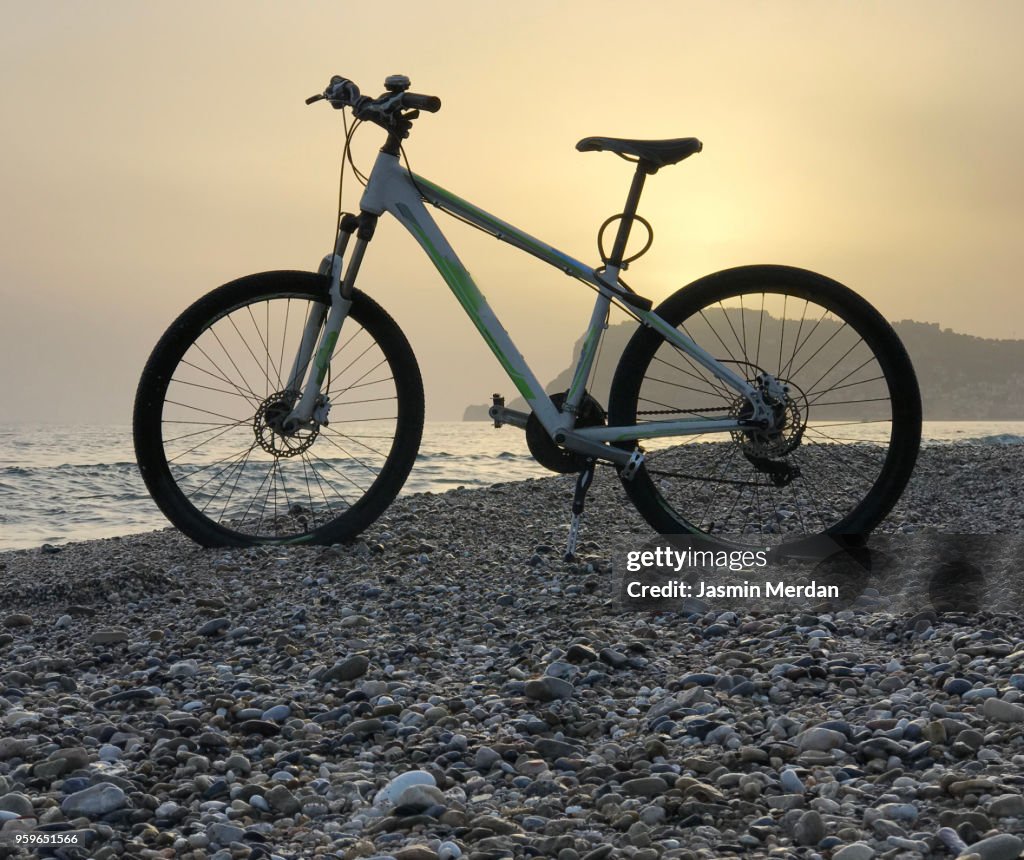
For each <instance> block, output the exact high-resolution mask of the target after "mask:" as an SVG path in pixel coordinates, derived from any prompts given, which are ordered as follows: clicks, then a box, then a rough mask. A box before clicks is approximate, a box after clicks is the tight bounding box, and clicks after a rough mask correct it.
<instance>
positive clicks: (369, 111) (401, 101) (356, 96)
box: [306, 75, 441, 126]
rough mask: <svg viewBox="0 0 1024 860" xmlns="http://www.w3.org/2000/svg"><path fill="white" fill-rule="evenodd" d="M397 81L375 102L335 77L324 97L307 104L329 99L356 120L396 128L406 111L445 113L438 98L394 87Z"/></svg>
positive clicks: (353, 86)
mask: <svg viewBox="0 0 1024 860" xmlns="http://www.w3.org/2000/svg"><path fill="white" fill-rule="evenodd" d="M393 79H400V76H394V78H389V79H388V82H387V84H388V86H389V92H386V93H384V95H382V96H380V98H376V99H371V98H370V97H369V96H364V95H361V94H360V92H359V87H358V86H356V85H355V83H354V82H352V81H350V80H349V79H348V78H343V77H341V76H340V75H335V76H334V77H333V78H331V82H330V83H329V84H328V85H327V89H325V90H324V91H323V92H322V93H318V94H317V95H314V96H310V97H309V98H308V99H306V104H308V105H311V104H313V102H318V101H320V100H321V99H326V100H327V101H329V102H330V103H331V107H333V108H335V109H339V110H340V109H341V108H345V107H350V108H352V112H353V114H355V117H356V119H361V120H369V121H370V122H375V123H377V124H378V125H384V126H388V125H391V124H393V123H394V121H395V119H396V118H397V117H398V115H399V114H400V112H401V111H403V110H425V111H427V112H428V113H437V112H438V111H439V110H441V99H439V98H438V97H437V96H428V95H422V94H420V93H410V92H406V91H405V90H404V89H396V88H394V87H393V85H392V84H391V82H392V80H393ZM400 80H403V81H404V84H405V86H408V78H405V79H400ZM410 118H411V117H410Z"/></svg>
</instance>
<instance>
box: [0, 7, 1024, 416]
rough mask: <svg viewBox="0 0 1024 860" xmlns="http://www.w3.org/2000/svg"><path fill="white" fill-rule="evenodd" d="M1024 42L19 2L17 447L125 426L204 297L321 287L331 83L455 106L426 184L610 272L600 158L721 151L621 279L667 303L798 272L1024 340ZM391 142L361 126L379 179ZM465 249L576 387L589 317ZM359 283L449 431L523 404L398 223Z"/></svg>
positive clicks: (702, 157)
mask: <svg viewBox="0 0 1024 860" xmlns="http://www.w3.org/2000/svg"><path fill="white" fill-rule="evenodd" d="M1021 32H1024V4H1020V3H1017V2H993V0H978V2H971V3H967V2H944V0H904V2H900V3H887V2H881V0H879V2H868V1H867V0H865V2H857V3H853V2H834V3H833V2H824V0H821V1H820V2H818V1H817V0H815V2H809V0H802V1H801V2H798V0H773V2H771V3H767V2H737V0H720V2H716V3H707V2H692V0H664V2H648V3H637V4H633V5H623V4H622V3H620V2H615V3H611V2H603V0H586V2H582V0H564V2H558V0H553V1H552V2H544V3H541V2H521V3H515V4H502V5H499V4H496V3H489V2H484V3H482V2H479V0H459V2H435V3H422V2H408V0H393V2H391V3H388V4H384V5H381V4H369V3H353V2H342V0H333V2H316V1H315V0H310V2H305V3H301V4H294V3H284V2H279V3H270V2H264V3H250V2H234V0H222V2H217V3H207V2H205V0H204V2H199V1H198V0H181V2H176V3H173V4H170V3H162V4H156V3H138V2H127V0H105V2H103V3H86V2H78V0H76V2H70V0H50V2H47V3H29V2H27V0H0V118H2V119H0V121H2V123H3V128H4V133H3V135H2V137H0V147H2V155H3V157H2V158H0V189H2V204H0V404H3V411H2V413H0V415H2V417H0V423H10V422H15V423H20V422H43V423H114V424H126V423H128V422H129V421H130V416H131V403H132V398H133V396H134V391H135V386H136V383H137V380H138V376H139V373H140V372H141V370H142V366H143V364H144V363H145V360H146V357H147V355H148V353H149V350H150V349H151V348H152V346H153V345H154V344H155V342H156V340H157V339H158V338H159V336H160V334H161V333H162V332H163V330H164V329H165V328H166V327H167V326H168V325H169V324H170V322H171V321H172V320H173V318H174V317H175V316H176V315H177V314H178V313H179V312H180V311H181V310H183V309H184V308H185V307H186V306H187V305H188V304H190V303H191V302H192V301H193V300H194V299H196V298H198V297H199V296H200V295H202V294H203V293H205V292H206V291H208V290H209V289H212V288H213V287H215V286H217V285H218V284H220V283H223V282H225V281H228V280H231V279H233V278H234V277H237V276H239V275H243V274H247V273H249V272H256V271H263V270H268V269H293V268H298V269H315V268H316V266H317V264H318V262H319V260H320V259H321V257H322V256H323V255H324V254H325V253H327V252H328V251H329V250H330V243H331V241H332V238H333V230H334V213H335V211H336V206H337V180H338V167H339V159H340V153H341V144H342V128H341V121H340V116H339V114H338V112H336V111H333V110H331V109H330V108H329V107H327V106H326V105H325V104H323V103H320V104H317V105H314V106H312V107H306V106H305V105H304V103H303V100H304V98H305V97H306V96H308V95H311V94H313V93H316V92H319V91H320V90H322V89H323V87H324V85H325V84H326V83H327V81H328V79H329V78H330V76H331V75H332V74H342V75H344V76H346V77H349V78H351V79H353V80H354V81H356V82H357V83H358V84H359V85H360V86H361V88H362V89H363V91H364V92H367V93H370V94H377V93H378V92H380V91H382V84H383V79H384V78H385V77H386V76H387V75H389V74H394V73H400V74H405V75H408V76H409V77H410V78H411V79H412V82H413V87H412V88H413V90H415V91H418V92H425V93H430V94H433V95H438V96H440V97H441V99H442V101H443V107H442V110H441V112H440V113H438V114H434V115H425V116H424V117H423V118H422V119H421V120H420V121H419V122H418V123H417V124H416V127H415V129H414V132H413V136H412V137H411V138H410V140H409V141H408V142H407V144H406V152H407V153H408V156H409V159H410V161H411V164H412V167H413V169H414V170H415V171H416V172H418V173H421V174H423V175H424V176H427V177H429V178H430V179H432V180H434V181H435V182H437V183H438V184H440V185H442V186H444V187H446V188H448V189H450V190H451V191H453V192H455V193H456V194H458V195H460V196H462V197H465V198H468V199H470V200H472V201H473V202H474V203H476V204H478V205H479V206H482V207H483V208H484V209H486V210H488V211H490V212H492V213H493V214H495V215H498V216H500V217H502V218H503V219H505V220H506V221H509V222H511V223H513V224H515V225H517V226H519V227H521V228H523V229H525V230H527V231H528V232H530V233H532V234H533V235H534V236H537V237H539V238H542V239H544V240H545V241H547V242H549V243H550V244H553V245H555V246H556V247H558V248H561V249H562V250H564V251H565V252H567V253H569V254H571V255H573V256H575V257H578V258H581V259H584V260H586V261H593V262H594V264H597V262H598V258H597V254H596V244H595V236H596V230H597V227H598V226H599V225H600V223H601V222H602V221H603V220H604V219H605V217H607V216H608V215H611V214H613V213H615V212H618V211H620V209H621V206H622V203H623V201H624V198H625V193H626V190H627V188H628V184H629V179H630V172H631V171H630V168H629V167H628V165H626V164H624V163H623V162H622V161H620V160H619V159H617V158H615V157H614V156H612V155H609V154H605V153H584V154H580V153H577V152H576V151H575V148H574V146H575V143H576V141H577V140H579V139H580V138H582V137H585V136H588V135H606V136H619V137H635V138H652V139H656V138H671V137H684V136H695V137H699V138H700V139H701V140H703V142H704V151H703V153H701V154H699V155H696V156H693V157H691V158H690V159H687V160H686V161H685V162H683V163H681V164H679V165H677V166H673V167H671V168H667V169H665V170H662V171H660V172H659V173H658V174H657V175H656V176H654V177H652V178H651V179H650V180H649V181H648V183H647V187H646V189H645V192H644V197H643V199H642V201H641V205H640V214H642V215H644V217H646V218H647V219H648V220H649V221H651V222H652V223H653V225H654V229H655V240H654V245H653V248H652V249H651V251H650V252H649V253H648V254H647V255H646V256H645V257H644V258H643V259H642V260H640V261H638V262H637V263H635V264H634V265H633V266H632V267H631V268H630V270H629V272H628V274H627V276H626V277H627V280H628V281H629V282H630V284H631V285H632V286H633V287H634V288H635V289H637V290H638V291H639V292H641V293H642V294H644V295H646V296H648V297H650V298H652V299H654V300H660V299H663V298H665V297H667V296H668V295H670V294H671V293H672V292H673V291H675V290H676V289H678V288H680V287H682V286H683V285H685V284H687V283H689V282H690V281H693V280H695V279H697V278H698V277H700V276H702V275H704V274H707V273H709V272H712V271H715V270H718V269H722V268H727V267H729V266H734V265H740V264H744V263H787V264H791V265H797V266H803V267H806V268H810V269H814V270H817V271H821V272H823V273H824V274H827V275H829V276H831V277H833V278H836V279H837V280H839V281H842V282H843V283H845V284H847V285H848V286H850V287H851V288H853V289H854V290H856V291H857V292H859V293H861V294H862V295H864V296H865V297H866V298H867V299H868V300H869V301H871V302H872V303H873V304H875V305H876V306H877V307H878V308H879V309H880V310H881V311H882V312H883V314H884V315H885V316H886V317H888V318H889V319H892V320H900V319H917V320H922V321H926V322H934V323H938V324H939V325H941V326H942V327H943V328H951V329H953V330H955V331H959V332H966V333H968V334H974V335H978V336H983V337H997V338H1024V321H1022V316H1024V314H1022V313H1021V311H1022V310H1024V291H1022V289H1021V284H1020V273H1021V270H1022V266H1021V263H1022V262H1024V260H1022V257H1024V250H1022V249H1024V242H1022V241H1021V238H1020V237H1021V235H1022V228H1024V182H1022V171H1024V168H1022V166H1021V155H1020V154H1021V152H1022V151H1024V112H1022V111H1021V109H1020V105H1021V104H1024V60H1022V54H1021V52H1020V49H1019V34H1020V33H1021ZM381 143H382V138H381V136H380V134H379V133H378V131H377V130H376V129H374V128H372V127H370V128H365V129H364V130H362V131H361V132H360V134H359V136H358V137H357V139H356V145H355V158H356V160H357V164H360V165H361V166H362V167H363V169H364V170H368V169H369V166H370V163H371V160H372V158H373V154H374V152H375V151H376V149H377V148H378V147H379V146H380V144H381ZM346 185H347V194H346V200H345V208H347V209H350V210H351V209H354V208H356V206H357V201H358V195H357V193H356V192H357V191H358V190H359V187H358V186H357V185H356V184H355V183H354V182H353V181H352V179H351V176H350V177H349V179H348V180H347V183H346ZM442 217H443V216H442ZM441 226H442V228H443V229H444V230H445V232H446V234H447V235H448V236H449V239H450V240H451V242H452V244H453V245H454V246H455V248H456V250H457V251H458V252H459V254H460V256H461V257H462V259H463V261H464V263H465V264H466V266H467V268H468V269H469V270H470V272H471V273H472V274H473V276H474V278H475V279H476V281H477V283H478V285H479V286H480V287H481V289H482V290H483V292H484V293H485V295H486V296H487V297H488V299H489V300H490V302H491V304H492V306H493V307H494V308H495V310H496V312H497V313H498V315H499V317H500V318H501V319H502V321H503V322H504V324H505V326H506V328H507V329H508V330H509V332H510V333H511V335H512V337H513V339H514V340H515V341H516V343H517V344H518V345H519V347H520V350H521V351H522V352H523V353H524V355H525V356H526V358H527V360H528V361H529V363H530V365H531V366H532V367H533V369H534V371H535V372H536V373H537V375H538V377H539V378H540V379H541V380H543V381H547V380H548V379H550V378H552V377H554V376H555V375H556V374H557V373H558V372H559V371H560V370H562V369H563V368H564V367H565V366H566V365H567V364H568V362H569V359H570V356H571V351H572V346H573V344H574V342H575V341H576V339H577V337H578V336H579V335H580V334H581V333H582V331H583V330H584V327H585V325H586V322H587V319H588V317H589V312H590V307H591V305H592V302H593V294H592V293H591V292H590V291H589V290H587V289H586V288H585V287H583V286H582V285H580V284H578V283H577V282H574V281H571V280H570V279H568V278H566V277H565V276H564V275H561V274H560V273H558V272H555V271H553V270H550V269H548V268H547V267H545V266H544V265H543V264H542V263H540V262H538V261H536V260H533V259H532V258H529V257H526V256H524V255H521V254H518V253H517V252H515V251H513V250H511V249H509V248H508V247H507V246H502V245H500V244H499V243H497V242H496V241H494V240H493V239H491V238H488V237H485V236H482V235H480V234H477V233H475V232H473V231H471V230H470V229H469V228H466V227H464V226H463V225H460V224H457V223H455V222H451V221H448V220H444V221H442V222H441ZM359 286H360V288H361V289H363V290H365V291H367V292H369V293H371V294H372V295H373V296H374V297H375V298H376V299H377V300H378V301H379V302H380V303H381V304H382V305H383V306H384V307H385V308H386V309H387V310H388V311H389V312H390V313H391V314H392V315H393V316H394V317H395V319H396V320H397V321H398V323H399V325H400V326H401V327H402V328H403V329H404V330H405V332H406V334H407V335H408V337H409V340H410V342H411V344H412V346H413V349H414V350H415V351H416V353H417V356H418V357H419V361H420V366H421V370H422V372H423V376H424V382H425V387H426V395H427V417H428V418H430V419H451V418H458V417H459V416H460V415H461V413H462V410H463V408H464V407H465V405H467V404H469V403H482V402H486V401H488V400H489V397H490V394H491V393H492V392H494V391H499V392H504V393H506V394H507V395H509V397H511V396H512V394H514V390H513V386H512V385H511V383H509V382H508V381H507V379H506V378H505V377H504V374H503V372H502V370H501V368H500V366H499V365H498V363H497V361H495V360H494V358H493V357H492V356H491V354H490V353H489V351H488V350H487V348H486V347H485V346H484V345H483V343H482V341H481V340H480V338H479V336H478V334H477V333H476V331H475V329H474V328H473V326H472V325H471V323H470V322H469V320H468V319H466V318H465V316H464V315H463V312H462V310H461V309H460V307H459V306H458V304H457V302H456V300H455V298H454V297H453V296H452V295H451V294H450V293H449V291H448V290H447V288H446V286H445V284H444V282H443V281H442V280H441V278H440V276H439V275H438V274H437V272H436V271H435V270H434V269H433V268H432V266H431V264H430V262H429V260H428V259H427V258H426V257H425V256H424V255H423V254H422V252H421V251H420V250H419V248H418V246H417V245H416V244H415V242H414V241H413V240H412V238H411V237H409V236H408V235H407V234H405V233H404V232H403V231H402V229H401V227H400V226H399V225H398V224H397V223H396V222H393V221H390V222H389V221H382V223H381V225H380V227H379V229H378V233H377V237H376V238H375V239H374V243H373V245H372V246H371V248H370V251H369V253H368V254H367V258H366V261H365V263H364V266H363V270H362V273H361V275H360V281H359Z"/></svg>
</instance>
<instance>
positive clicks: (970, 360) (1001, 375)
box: [462, 320, 1024, 421]
mask: <svg viewBox="0 0 1024 860" xmlns="http://www.w3.org/2000/svg"><path fill="white" fill-rule="evenodd" d="M892 326H893V328H894V329H895V330H896V333H897V335H899V338H900V340H901V341H902V342H903V345H904V346H905V347H906V349H907V353H908V354H909V355H910V360H911V362H912V363H913V365H914V370H915V372H916V374H917V381H918V385H919V386H920V388H921V400H922V404H923V412H924V418H925V420H930V421H1022V420H1024V340H1014V339H998V338H983V337H977V336H975V335H970V334H962V333H960V332H955V331H953V330H952V329H949V328H942V327H941V326H940V325H939V324H938V323H923V322H918V321H916V320H900V321H898V322H894V323H892ZM634 331H636V325H635V324H634V323H632V322H622V323H617V324H616V325H612V326H609V327H608V330H607V331H606V332H605V342H604V345H603V356H604V357H603V358H602V360H601V361H600V363H599V365H598V366H597V368H596V372H595V374H594V379H593V383H594V384H593V386H592V389H591V390H592V393H593V394H594V396H595V397H596V398H597V400H598V402H600V403H601V405H602V406H607V404H608V391H609V388H610V385H611V379H612V376H613V374H614V372H615V365H616V364H617V363H618V356H619V355H621V353H622V350H623V349H624V348H625V346H626V343H627V342H628V340H629V338H630V337H632V334H633V332H634ZM582 343H583V339H582V338H580V339H579V340H578V341H577V342H576V344H575V346H574V348H573V359H572V365H571V366H570V367H568V368H566V369H565V370H563V371H561V372H560V373H559V374H558V375H557V376H556V377H555V378H554V379H552V380H551V381H550V382H549V383H548V384H547V385H545V386H544V388H545V391H547V392H548V393H549V394H552V393H555V392H558V391H565V390H566V389H567V388H568V387H569V384H570V382H571V380H572V371H573V367H574V366H575V362H576V360H577V359H578V357H579V354H580V349H581V347H582ZM609 356H611V357H610V358H609ZM507 406H508V407H509V408H510V409H517V410H520V411H529V407H528V406H527V404H526V401H525V400H524V399H523V398H522V397H516V398H515V399H514V400H511V401H510V402H508V403H507ZM489 407H490V404H489V403H488V404H471V405H469V406H467V407H466V409H465V411H464V413H463V417H462V420H464V421H487V420H490V419H489V418H488V415H487V410H488V408H489Z"/></svg>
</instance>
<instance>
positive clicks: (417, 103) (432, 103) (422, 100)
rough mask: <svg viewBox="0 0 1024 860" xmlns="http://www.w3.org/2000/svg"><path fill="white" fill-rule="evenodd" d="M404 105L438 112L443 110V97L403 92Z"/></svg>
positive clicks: (429, 111)
mask: <svg viewBox="0 0 1024 860" xmlns="http://www.w3.org/2000/svg"><path fill="white" fill-rule="evenodd" d="M402 107H407V108H414V109H415V110H425V111H427V112H428V113H437V112H438V111H439V110H441V99H439V98H438V97H437V96H423V95H419V94H418V93H402Z"/></svg>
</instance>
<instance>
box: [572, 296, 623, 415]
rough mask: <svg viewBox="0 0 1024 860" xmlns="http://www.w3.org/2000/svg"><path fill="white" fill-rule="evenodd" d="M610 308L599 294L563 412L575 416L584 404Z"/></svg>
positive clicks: (605, 297) (609, 303)
mask: <svg viewBox="0 0 1024 860" xmlns="http://www.w3.org/2000/svg"><path fill="white" fill-rule="evenodd" d="M610 306H611V300H610V299H609V298H608V296H605V295H603V294H601V293H598V295H597V300H596V301H595V302H594V310H593V312H592V313H591V315H590V325H589V326H588V327H587V334H586V337H584V339H583V347H582V348H581V349H580V359H579V361H578V362H577V363H576V370H575V372H574V373H573V376H572V383H571V384H570V385H569V391H568V392H567V394H566V396H565V404H564V406H563V410H564V411H567V412H570V413H572V414H573V415H576V414H577V413H578V412H579V407H580V403H582V402H583V395H584V394H585V393H586V390H587V381H588V380H589V379H590V372H591V370H592V368H593V366H594V357H595V356H596V355H597V347H598V345H599V344H600V343H601V335H602V333H603V332H604V330H605V329H606V328H607V327H608V309H609V307H610Z"/></svg>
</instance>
